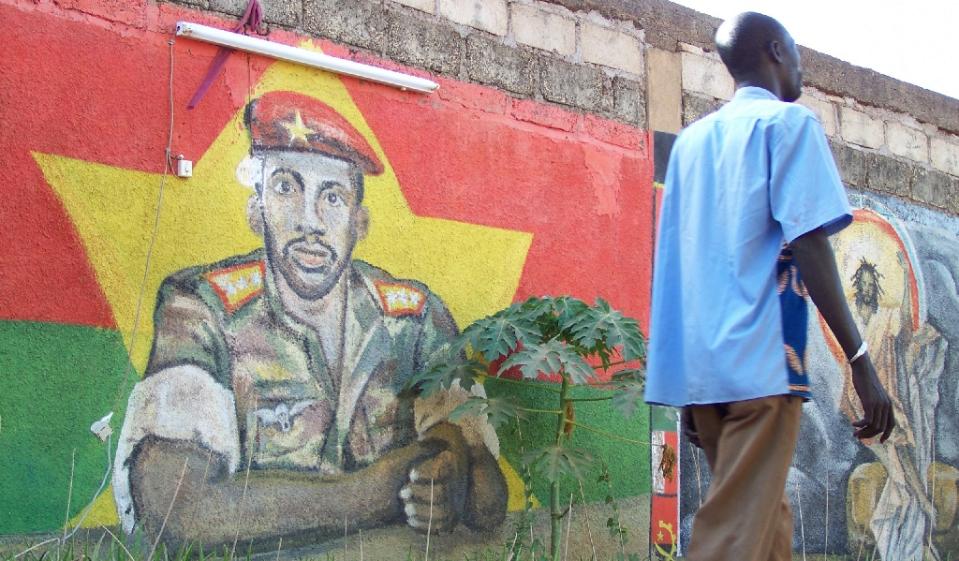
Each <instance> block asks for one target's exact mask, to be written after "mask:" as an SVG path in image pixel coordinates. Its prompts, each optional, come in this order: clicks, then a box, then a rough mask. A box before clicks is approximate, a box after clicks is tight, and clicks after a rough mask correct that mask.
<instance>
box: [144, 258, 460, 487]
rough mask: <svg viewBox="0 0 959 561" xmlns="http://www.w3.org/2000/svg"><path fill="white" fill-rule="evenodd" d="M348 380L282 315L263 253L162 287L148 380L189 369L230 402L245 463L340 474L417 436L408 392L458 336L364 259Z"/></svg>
mask: <svg viewBox="0 0 959 561" xmlns="http://www.w3.org/2000/svg"><path fill="white" fill-rule="evenodd" d="M344 275H349V278H348V282H349V285H348V287H349V288H348V297H347V311H346V321H345V325H344V326H343V329H344V334H343V337H344V347H343V348H344V350H343V356H342V373H341V374H338V373H336V372H331V371H330V369H329V368H328V367H327V361H326V360H325V359H324V356H323V347H322V345H321V344H320V341H319V338H318V337H317V335H316V333H315V331H314V330H313V329H311V328H309V327H307V326H305V325H303V324H302V323H299V322H298V321H296V320H295V319H294V318H293V317H291V316H290V315H289V314H288V313H286V312H285V311H284V309H283V307H282V304H281V302H280V300H279V297H278V295H277V292H276V289H275V285H273V280H272V275H271V274H270V273H269V271H268V270H267V265H266V264H265V262H264V258H263V251H262V250H258V251H255V252H253V253H251V254H248V255H244V256H238V257H234V258H231V259H228V260H225V261H222V262H220V263H216V264H213V265H210V266H204V267H195V268H191V269H186V270H184V271H181V272H179V273H177V274H175V275H173V276H171V277H169V278H168V279H166V281H165V282H164V283H163V286H162V287H161V289H160V293H159V296H158V298H157V308H156V311H155V314H154V322H155V331H154V343H153V349H152V351H151V355H150V360H149V364H148V366H147V370H146V377H147V379H149V377H151V376H153V375H155V374H157V373H159V372H161V371H163V370H165V369H170V368H175V367H178V366H183V365H192V366H195V367H199V368H200V369H202V370H204V371H206V372H208V373H210V374H211V375H212V377H213V379H214V380H215V381H216V383H218V384H220V385H222V386H223V387H224V388H226V389H227V390H228V391H229V392H231V393H232V395H233V398H234V400H235V408H236V411H235V413H236V426H237V429H238V436H239V440H240V456H241V462H242V464H241V465H244V466H245V465H247V461H249V462H250V464H249V465H251V467H252V469H278V468H279V469H298V470H309V471H320V472H323V473H340V472H342V471H351V470H354V469H358V468H360V467H362V466H364V465H367V464H369V463H371V462H373V461H374V460H376V459H377V458H378V457H380V456H381V455H382V454H383V453H385V452H386V451H388V450H390V449H392V448H395V447H399V446H403V445H405V444H408V443H410V442H411V441H412V440H413V439H415V437H416V426H415V420H414V411H413V409H414V408H413V401H414V400H413V397H412V396H410V395H406V393H405V392H404V386H405V385H406V383H407V381H408V380H409V378H410V377H411V376H412V375H413V374H415V373H416V372H417V371H418V370H419V369H421V368H422V367H423V366H424V365H425V363H426V361H427V360H428V358H429V357H430V356H431V354H432V353H433V352H435V351H436V350H437V349H438V348H440V347H442V346H443V345H444V344H445V343H447V342H449V341H450V339H451V338H453V337H454V336H455V335H456V333H457V329H456V324H455V323H454V321H453V319H452V317H451V316H450V314H449V311H448V310H447V309H446V306H445V305H444V304H443V302H442V301H441V300H440V299H439V298H438V297H436V296H435V295H434V294H432V293H431V292H430V291H429V289H428V288H427V287H426V286H424V285H423V284H421V283H418V282H415V281H408V280H397V279H395V278H393V277H392V276H390V275H389V273H387V272H385V271H383V270H382V269H378V268H376V267H374V266H372V265H369V264H367V263H364V262H361V261H354V262H353V263H352V266H351V267H350V268H349V269H347V270H346V272H344Z"/></svg>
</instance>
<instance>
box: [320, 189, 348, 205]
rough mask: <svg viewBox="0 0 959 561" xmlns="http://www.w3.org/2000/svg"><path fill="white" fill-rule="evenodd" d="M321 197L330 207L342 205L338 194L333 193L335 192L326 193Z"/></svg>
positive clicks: (341, 198)
mask: <svg viewBox="0 0 959 561" xmlns="http://www.w3.org/2000/svg"><path fill="white" fill-rule="evenodd" d="M323 197H324V198H325V199H326V202H327V203H328V204H329V205H330V206H342V205H343V197H341V196H340V194H339V193H335V192H333V191H328V192H327V193H326V194H325V195H324V196H323Z"/></svg>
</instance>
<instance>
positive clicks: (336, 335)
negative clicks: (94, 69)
mask: <svg viewBox="0 0 959 561" xmlns="http://www.w3.org/2000/svg"><path fill="white" fill-rule="evenodd" d="M244 123H245V125H246V128H247V130H248V132H249V135H250V141H251V150H250V154H249V156H248V157H247V158H245V159H244V161H243V162H241V163H240V164H239V166H238V170H237V176H238V178H239V179H240V180H241V182H243V183H245V184H247V185H248V186H250V187H251V188H252V189H253V194H252V195H251V197H250V199H249V204H248V208H247V213H248V218H249V223H250V227H251V229H252V230H253V232H254V233H256V234H257V235H258V236H259V237H261V238H262V240H263V246H262V247H261V248H259V249H256V250H255V251H253V252H252V253H249V254H246V255H237V256H232V257H229V258H227V259H225V260H222V261H220V262H217V263H212V264H204V265H199V266H196V267H192V268H189V269H185V270H182V271H179V272H177V273H175V274H173V275H171V276H170V277H168V278H167V279H166V281H165V282H164V283H163V285H162V286H161V288H160V290H159V294H158V296H157V306H156V310H155V312H154V324H155V327H154V340H153V346H152V350H151V353H150V359H149V362H148V365H147V368H146V373H145V376H144V379H143V380H142V381H141V382H140V383H139V384H138V385H137V386H136V388H135V389H134V391H133V393H132V394H131V397H130V402H129V413H128V415H127V418H126V420H125V422H124V426H123V429H122V433H121V438H120V443H119V446H118V451H117V458H116V462H115V473H114V489H115V496H116V501H117V507H118V511H119V514H120V518H121V521H122V522H123V525H124V529H125V530H127V531H128V532H129V531H132V530H133V529H134V528H135V527H137V526H140V527H142V528H143V529H144V530H145V531H146V532H147V534H149V535H153V536H158V535H161V533H162V536H161V537H162V538H163V539H164V541H167V542H169V543H173V544H181V543H188V542H199V543H202V544H205V545H210V546H215V545H219V544H228V543H231V542H233V543H236V541H237V540H238V539H239V540H241V541H242V542H243V543H247V542H251V543H253V544H254V546H257V545H262V546H263V547H275V543H276V541H277V540H278V539H281V538H284V539H287V540H288V541H287V543H290V542H291V541H293V542H296V541H299V542H305V543H319V542H323V541H325V540H327V539H329V538H330V537H332V536H335V535H342V532H343V528H344V526H347V527H350V528H360V529H362V528H376V527H382V526H387V525H401V524H406V525H408V526H410V527H412V528H415V529H418V530H421V531H425V530H426V529H427V527H429V528H430V529H431V530H432V531H446V530H450V529H452V528H454V527H456V526H458V525H460V524H464V525H466V526H467V527H469V528H476V529H487V528H491V527H495V526H496V525H498V524H499V523H500V522H502V520H503V518H504V516H505V511H506V495H507V492H506V484H505V482H504V479H503V475H502V473H501V472H500V469H499V466H498V464H497V457H498V454H499V444H498V440H497V437H496V434H495V432H494V431H493V430H492V429H491V427H490V426H489V425H488V424H487V423H486V422H485V419H482V418H475V417H474V418H471V419H466V420H463V421H460V422H458V423H451V422H449V421H447V420H446V417H447V414H448V413H449V412H450V411H451V410H452V409H453V408H454V407H456V406H457V405H458V404H459V403H462V402H463V401H464V400H465V399H467V398H468V395H467V394H466V392H464V391H462V390H459V389H453V390H450V391H449V392H445V393H441V394H439V395H437V396H436V397H433V398H430V400H428V401H427V400H424V399H420V398H418V397H417V396H416V395H415V394H414V393H413V392H412V391H410V390H409V389H408V381H409V379H410V378H411V377H412V376H413V375H414V374H416V373H417V372H419V371H421V370H422V369H423V368H425V367H426V365H427V364H428V362H429V360H430V358H431V357H432V356H433V355H434V353H436V352H437V351H438V350H440V349H442V348H443V347H444V345H446V344H448V343H449V342H450V340H451V339H452V338H453V337H455V336H456V335H457V333H458V329H457V326H456V323H455V322H454V320H453V318H452V316H451V315H450V313H449V311H448V309H447V307H446V305H445V304H444V302H443V301H442V299H441V298H440V297H439V296H437V295H436V294H434V293H432V292H431V291H430V289H429V288H428V287H427V286H426V285H424V284H422V283H420V282H417V281H414V280H407V279H398V278H395V277H393V276H392V275H391V274H390V273H388V272H387V271H385V270H383V269H381V268H378V267H376V266H375V265H373V264H369V263H366V262H363V261H360V260H358V259H354V256H353V253H354V249H355V248H356V245H357V243H358V242H359V241H360V240H362V239H363V238H364V236H365V235H366V232H367V230H368V228H369V227H370V223H369V213H368V211H367V209H366V207H365V206H364V205H363V200H364V189H365V182H364V178H365V177H368V176H376V175H379V174H381V173H382V172H383V164H382V163H381V161H380V159H379V157H378V156H377V154H376V153H375V151H374V150H373V149H372V148H371V146H370V145H369V144H368V143H367V141H366V139H365V138H364V137H363V136H362V134H361V133H359V132H358V131H357V130H356V129H355V128H354V127H353V126H352V125H351V124H350V123H349V122H348V121H347V120H346V119H344V118H343V117H342V116H341V115H339V114H338V113H337V112H336V111H335V110H333V109H332V108H331V107H330V106H329V105H327V104H325V103H323V102H322V101H320V100H317V99H315V98H311V97H308V96H305V95H302V94H296V93H291V92H282V91H279V92H270V93H267V94H264V95H262V96H261V97H259V98H257V99H254V100H253V101H252V102H250V103H249V104H248V106H247V108H246V111H245V117H244ZM477 388H478V390H477V391H481V388H480V387H479V386H477ZM171 505H174V506H173V507H171ZM168 511H169V513H170V514H169V516H168V517H167V512H168ZM161 528H162V530H161Z"/></svg>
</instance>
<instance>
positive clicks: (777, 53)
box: [767, 39, 785, 64]
mask: <svg viewBox="0 0 959 561" xmlns="http://www.w3.org/2000/svg"><path fill="white" fill-rule="evenodd" d="M784 48H785V47H784V46H783V43H782V41H779V40H776V39H773V40H772V41H770V42H769V48H768V49H767V50H768V51H769V58H771V59H772V60H773V62H776V63H778V64H782V63H783V59H784V58H785V57H784V56H783V55H784V53H783V49H784Z"/></svg>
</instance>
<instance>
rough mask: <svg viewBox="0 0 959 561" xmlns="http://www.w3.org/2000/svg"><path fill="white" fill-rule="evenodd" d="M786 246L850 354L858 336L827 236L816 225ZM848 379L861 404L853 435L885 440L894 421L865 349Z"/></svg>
mask: <svg viewBox="0 0 959 561" xmlns="http://www.w3.org/2000/svg"><path fill="white" fill-rule="evenodd" d="M790 247H791V248H792V251H793V257H794V258H795V260H796V264H797V265H798V266H799V271H800V273H801V274H802V280H803V283H804V284H805V285H806V290H807V291H808V292H809V297H810V298H812V301H813V303H815V304H816V307H817V308H818V309H819V313H820V314H822V317H823V319H825V320H826V324H827V325H828V326H829V329H830V330H832V332H833V335H835V337H836V341H838V342H839V346H840V347H842V350H843V352H844V353H845V354H846V357H847V358H848V357H852V356H854V355H855V354H856V351H857V350H858V349H859V347H860V345H862V337H861V336H860V334H859V328H858V327H857V326H856V323H855V321H853V318H852V313H851V312H850V311H849V306H848V304H847V303H846V299H845V296H844V294H843V290H842V284H841V282H840V279H839V271H838V269H837V268H836V258H835V256H834V255H833V251H832V246H831V245H830V243H829V237H828V236H827V234H826V232H825V231H823V230H822V229H821V228H819V229H816V230H813V231H811V232H809V233H807V234H804V235H802V236H799V237H798V238H796V239H795V240H793V242H792V244H790ZM852 383H853V386H854V387H855V389H856V393H857V394H858V395H859V400H860V401H861V402H862V407H863V418H862V419H860V420H858V421H855V422H854V423H853V426H855V427H856V431H855V433H854V434H855V436H856V437H857V438H860V439H862V438H871V437H873V436H876V435H879V434H881V435H882V436H881V437H880V442H885V441H886V439H887V438H889V435H890V434H891V433H892V429H893V428H894V427H895V426H896V421H895V417H894V415H893V411H892V402H891V401H890V400H889V396H888V395H887V394H886V390H885V389H883V387H882V384H880V383H879V379H878V378H877V376H876V369H875V367H873V364H872V361H871V360H870V359H869V354H868V353H866V354H865V355H863V356H861V357H860V358H858V359H856V360H855V361H853V363H852Z"/></svg>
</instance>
